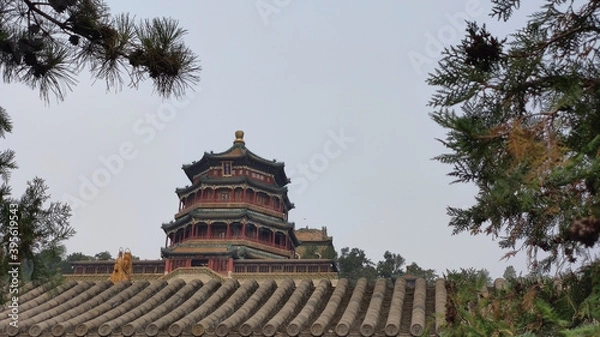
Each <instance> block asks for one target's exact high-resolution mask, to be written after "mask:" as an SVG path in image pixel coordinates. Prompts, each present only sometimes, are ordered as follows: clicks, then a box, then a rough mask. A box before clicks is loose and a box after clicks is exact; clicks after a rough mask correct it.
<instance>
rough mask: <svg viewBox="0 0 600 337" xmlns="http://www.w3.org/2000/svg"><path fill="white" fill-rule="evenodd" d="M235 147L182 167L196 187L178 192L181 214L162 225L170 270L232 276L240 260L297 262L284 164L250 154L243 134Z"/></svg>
mask: <svg viewBox="0 0 600 337" xmlns="http://www.w3.org/2000/svg"><path fill="white" fill-rule="evenodd" d="M235 136H236V138H235V140H234V142H233V146H232V147H231V148H229V149H228V150H226V151H225V152H221V153H205V154H204V156H203V157H202V159H200V160H199V161H197V162H193V163H192V164H189V165H184V166H183V171H184V172H185V174H186V175H187V177H188V179H189V180H190V182H191V185H189V186H186V187H183V188H178V189H176V193H177V196H178V198H179V211H178V212H177V214H175V220H174V221H172V222H169V223H166V224H163V225H162V229H163V230H164V231H165V234H166V240H165V247H164V248H162V249H161V255H162V257H163V258H164V259H165V261H166V264H165V270H166V271H167V272H170V271H172V270H174V269H176V268H178V267H200V266H207V267H209V268H210V269H212V270H214V271H216V272H223V271H233V261H234V260H238V259H292V258H294V254H295V250H296V247H297V246H299V244H300V243H299V241H298V239H297V238H296V236H295V234H294V224H292V223H290V222H288V212H289V211H290V210H291V209H293V208H294V205H293V204H292V203H291V202H290V200H289V198H288V195H287V187H286V185H287V184H288V183H289V182H290V180H289V178H288V177H287V176H286V174H285V172H284V164H283V163H281V162H276V161H271V160H267V159H264V158H262V157H259V156H258V155H256V154H254V153H252V152H251V151H250V150H248V149H247V148H246V144H245V142H244V138H243V137H244V133H243V132H242V131H237V132H236V133H235Z"/></svg>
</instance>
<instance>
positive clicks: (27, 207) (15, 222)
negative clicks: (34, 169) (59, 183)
mask: <svg viewBox="0 0 600 337" xmlns="http://www.w3.org/2000/svg"><path fill="white" fill-rule="evenodd" d="M11 131H12V123H11V121H10V118H9V117H8V115H7V114H6V111H5V110H4V109H2V108H0V136H2V137H4V136H5V135H6V134H7V133H9V132H11ZM16 167H17V165H16V163H15V161H14V152H13V151H12V150H4V151H3V152H2V153H0V175H1V177H2V183H1V185H0V242H1V243H2V248H0V275H2V277H0V286H2V288H4V286H5V285H6V282H7V281H8V279H9V277H12V275H9V274H8V271H9V270H14V269H15V268H16V269H17V270H18V273H17V276H18V277H19V278H21V279H25V280H35V281H44V280H46V279H47V278H49V277H51V276H52V275H53V274H55V272H56V270H55V268H58V267H59V263H60V260H61V254H63V253H64V246H63V245H62V242H63V241H64V240H66V239H68V238H69V237H71V236H73V235H74V234H75V231H74V230H73V228H71V226H70V225H69V223H68V219H69V217H70V215H71V209H70V207H69V206H68V205H66V204H63V203H60V202H54V201H51V200H50V195H49V194H48V187H47V186H46V184H45V182H44V181H43V180H42V179H40V178H34V179H33V180H31V181H30V182H28V183H27V188H26V189H25V192H24V193H23V195H22V196H21V197H19V198H15V197H13V196H12V193H11V188H10V185H9V178H10V173H11V171H12V170H13V169H15V168H16Z"/></svg>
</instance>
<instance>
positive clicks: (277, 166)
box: [182, 144, 289, 185]
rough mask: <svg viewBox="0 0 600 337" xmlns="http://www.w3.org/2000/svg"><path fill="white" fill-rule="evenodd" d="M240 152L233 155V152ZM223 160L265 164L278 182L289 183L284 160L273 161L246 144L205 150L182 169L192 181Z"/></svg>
mask: <svg viewBox="0 0 600 337" xmlns="http://www.w3.org/2000/svg"><path fill="white" fill-rule="evenodd" d="M234 151H235V152H239V154H236V155H231V153H232V152H234ZM223 160H233V161H238V162H239V161H248V162H249V164H250V165H251V166H253V165H252V164H258V165H262V166H264V168H266V169H267V170H268V171H270V173H272V174H274V175H275V179H276V180H277V183H278V184H280V185H285V184H287V183H288V181H289V178H288V177H287V175H286V174H285V171H284V167H285V164H284V163H283V162H278V161H272V160H268V159H265V158H262V157H260V156H258V155H256V154H255V153H253V152H252V151H250V150H248V149H247V148H246V146H245V145H244V144H234V145H233V146H232V147H230V148H229V149H228V150H226V151H224V152H220V153H209V152H204V155H203V156H202V159H200V160H199V161H196V162H194V163H192V164H184V165H182V169H183V171H184V172H185V174H186V176H187V177H188V179H189V180H190V181H193V180H194V176H195V175H197V174H199V173H200V172H202V171H203V170H204V169H208V167H210V166H211V165H216V164H218V163H219V162H220V161H223Z"/></svg>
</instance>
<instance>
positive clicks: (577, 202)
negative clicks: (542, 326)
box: [428, 0, 600, 270]
mask: <svg viewBox="0 0 600 337" xmlns="http://www.w3.org/2000/svg"><path fill="white" fill-rule="evenodd" d="M492 2H493V5H494V6H493V10H492V16H494V17H496V18H498V19H500V20H509V19H510V17H511V15H512V13H513V11H514V10H516V9H518V7H519V3H520V2H519V1H511V0H494V1H492ZM599 12H600V2H598V1H582V2H566V1H562V0H549V1H545V2H544V5H543V6H542V7H541V8H540V9H539V10H538V11H536V12H535V13H533V14H532V15H531V16H530V19H529V21H528V22H527V24H526V25H525V26H524V27H523V28H521V29H519V30H517V31H516V32H514V33H513V34H511V35H509V36H507V37H504V38H499V37H495V36H493V35H492V33H491V32H489V31H488V29H487V28H486V27H485V25H483V26H480V25H478V24H477V23H474V22H471V23H468V25H467V29H466V30H467V34H466V37H465V38H464V39H463V40H462V42H461V44H459V45H457V46H454V47H451V48H448V49H446V50H445V51H444V53H443V58H442V60H441V61H440V62H439V64H438V67H437V69H436V70H435V71H434V73H433V74H431V75H430V78H429V79H428V83H429V84H430V85H432V86H435V87H437V92H436V93H435V94H434V95H433V96H432V98H431V100H430V102H429V104H430V106H432V107H433V108H434V111H433V112H432V114H431V116H432V118H433V120H434V121H435V122H436V123H438V124H439V125H441V126H442V127H443V128H445V129H446V130H447V135H446V138H445V139H443V140H441V142H442V143H443V145H445V146H446V148H447V149H448V150H449V153H446V154H442V155H439V156H437V157H436V159H437V160H439V161H440V162H442V163H445V164H449V165H452V167H453V169H452V171H451V172H450V173H449V175H450V176H452V177H454V178H455V182H460V183H472V184H475V185H476V186H477V188H478V190H479V192H478V194H477V195H476V201H475V204H474V205H473V206H471V207H468V208H456V207H449V208H448V214H449V215H450V216H451V221H450V226H451V227H453V232H454V233H455V234H456V233H461V232H469V233H472V234H479V233H485V234H487V235H491V236H493V237H494V238H498V239H499V244H500V246H501V247H502V248H506V249H508V253H507V255H506V256H507V257H509V256H512V255H514V254H516V253H517V252H518V251H521V250H525V251H526V252H527V254H528V256H529V258H530V263H531V266H532V268H538V267H539V268H542V269H544V270H548V269H549V268H550V267H551V265H552V263H554V262H556V263H558V264H560V263H563V262H565V261H568V262H574V261H575V260H576V259H577V258H581V257H584V258H587V259H589V258H590V256H591V255H592V253H593V252H592V251H591V249H593V247H595V246H596V245H597V244H598V238H599V235H600V69H599V65H600V63H599V61H600V50H599V48H600V34H598V32H600V15H599V14H600V13H599ZM588 261H589V260H588Z"/></svg>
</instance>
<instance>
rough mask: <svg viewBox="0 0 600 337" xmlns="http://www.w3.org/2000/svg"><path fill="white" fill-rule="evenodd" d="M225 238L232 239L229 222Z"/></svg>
mask: <svg viewBox="0 0 600 337" xmlns="http://www.w3.org/2000/svg"><path fill="white" fill-rule="evenodd" d="M225 238H226V239H231V223H229V222H228V223H227V231H226V232H225Z"/></svg>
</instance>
